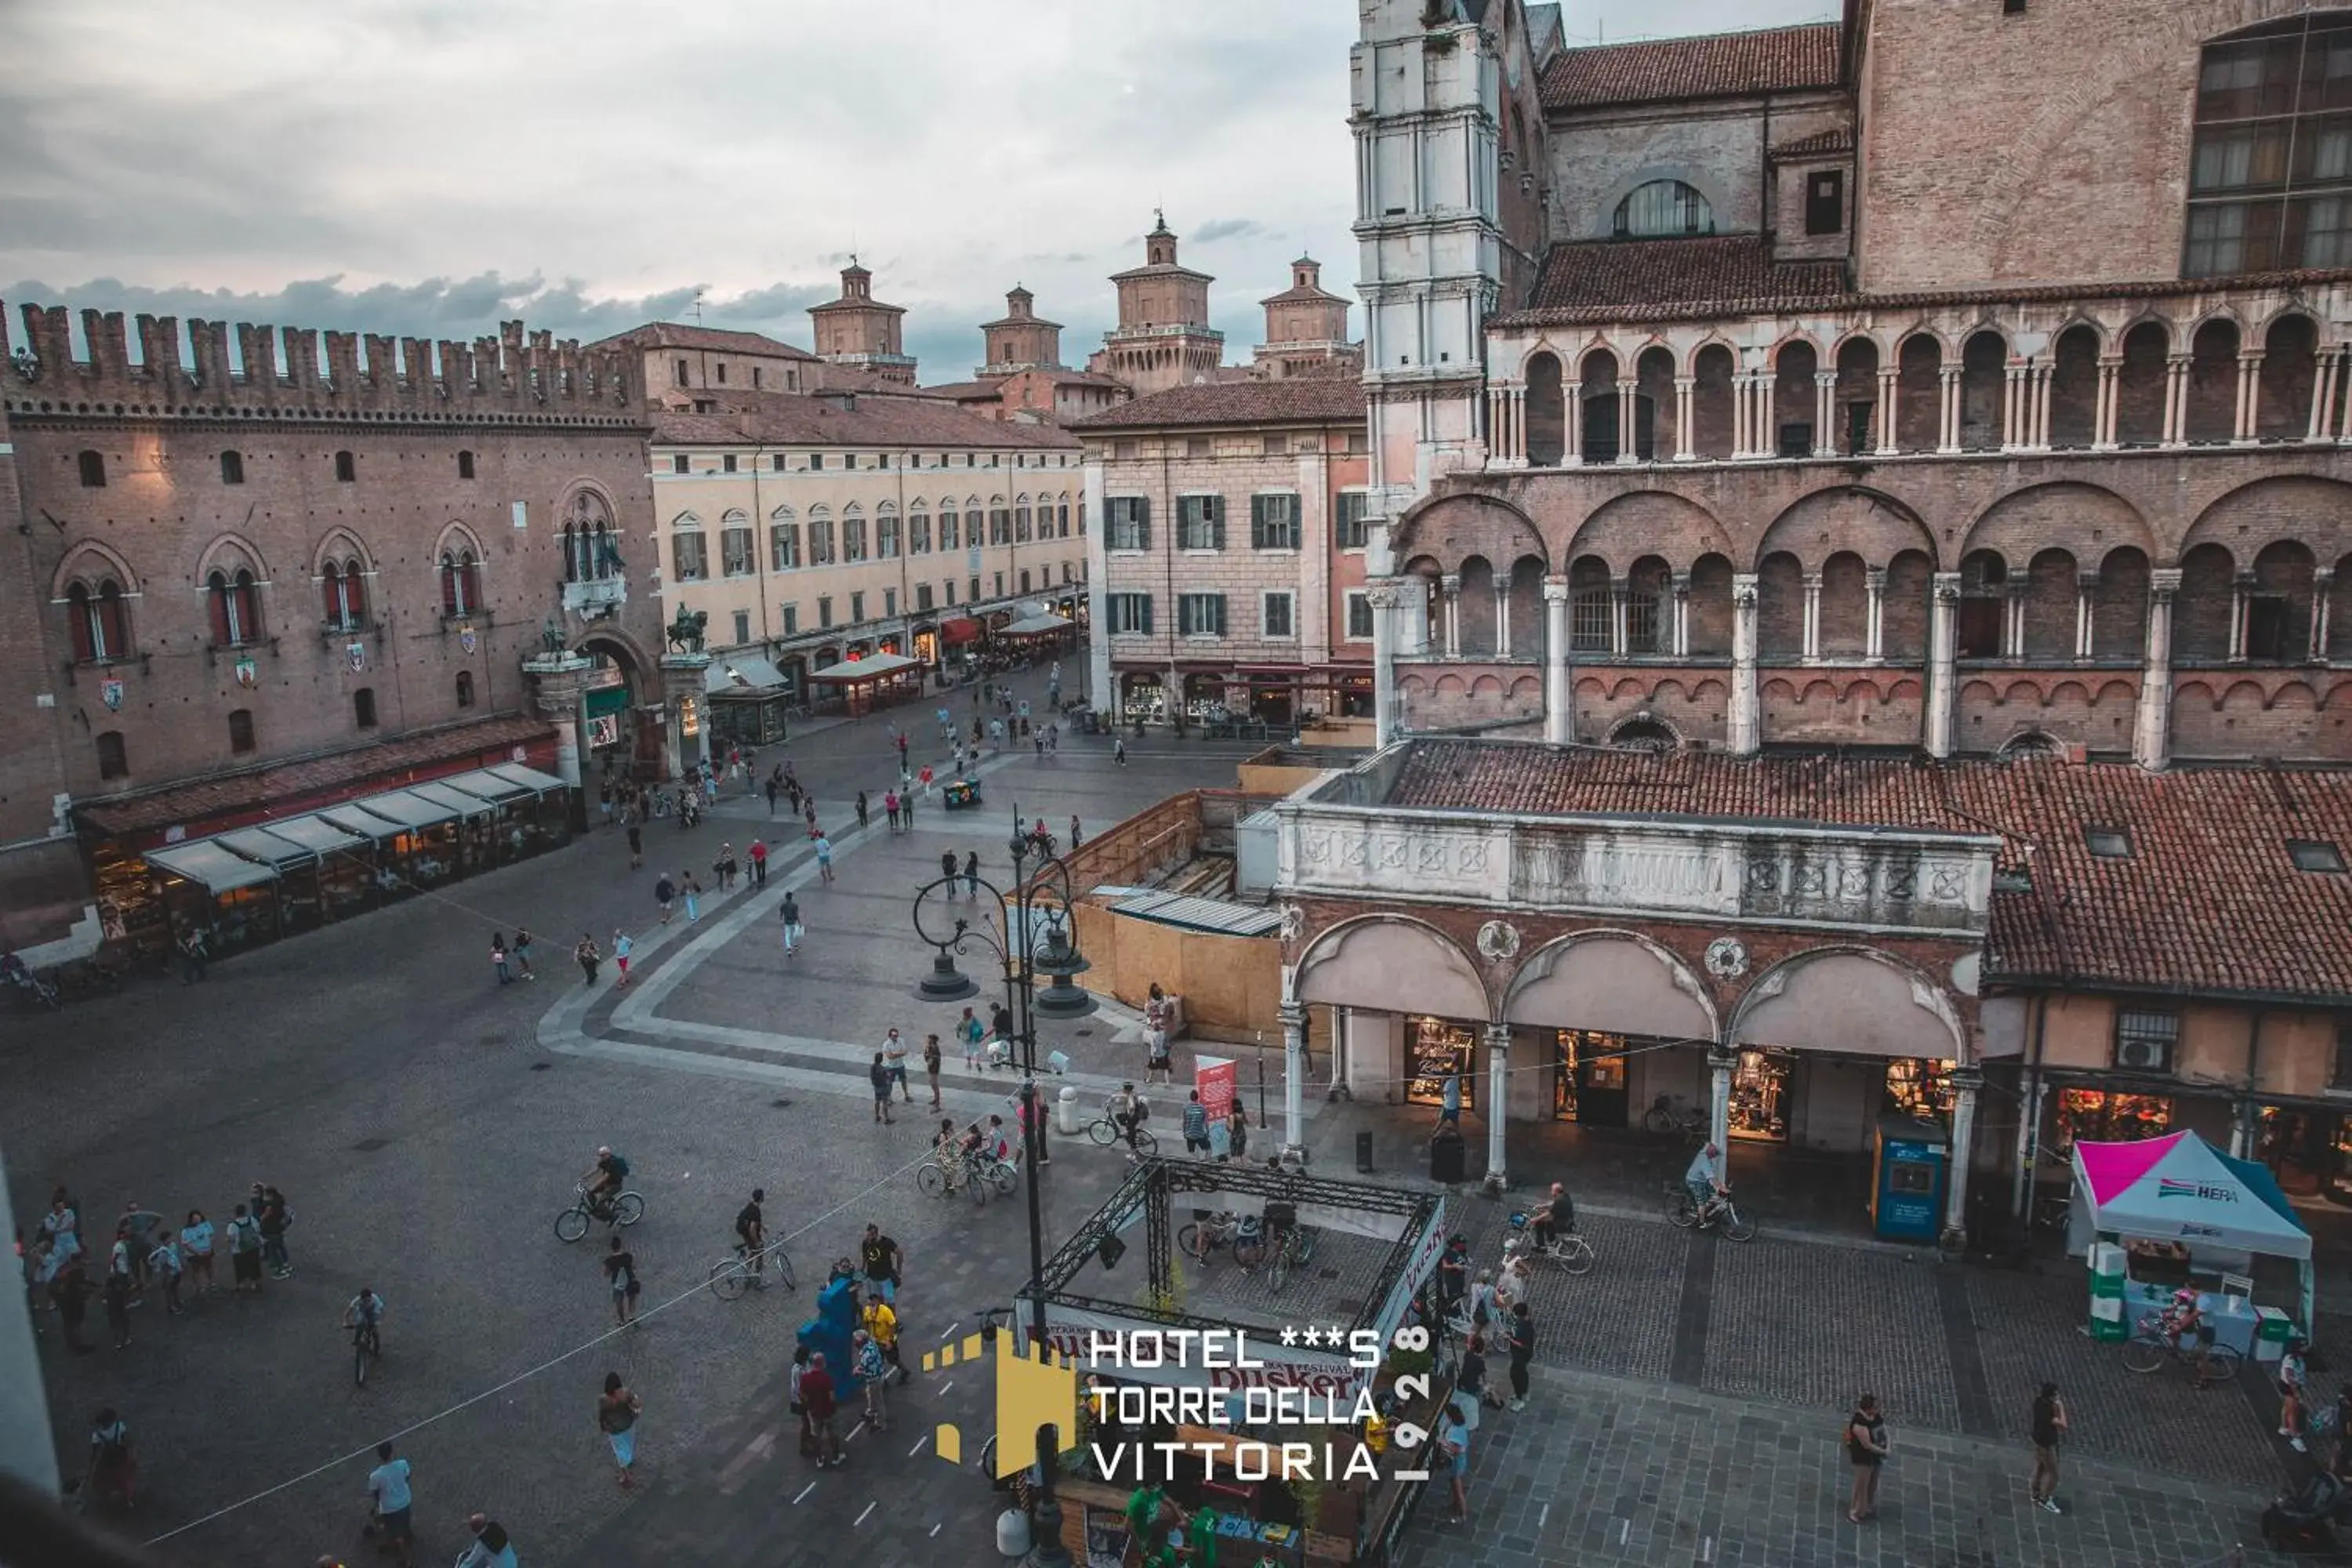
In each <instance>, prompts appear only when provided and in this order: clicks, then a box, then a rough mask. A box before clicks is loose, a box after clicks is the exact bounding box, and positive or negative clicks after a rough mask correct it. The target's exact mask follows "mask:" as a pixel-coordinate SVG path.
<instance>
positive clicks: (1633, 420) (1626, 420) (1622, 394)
mask: <svg viewBox="0 0 2352 1568" xmlns="http://www.w3.org/2000/svg"><path fill="white" fill-rule="evenodd" d="M1636 388H1637V384H1636V383H1634V382H1632V381H1628V380H1620V381H1619V382H1618V383H1617V460H1618V461H1619V462H1621V463H1638V462H1640V461H1641V460H1642V455H1641V453H1640V452H1639V451H1637V450H1636V449H1635V440H1634V437H1637V436H1638V435H1640V434H1641V424H1642V422H1641V420H1640V419H1639V418H1638V417H1637V416H1636V415H1635V413H1634V408H1633V402H1634V393H1635V391H1636Z"/></svg>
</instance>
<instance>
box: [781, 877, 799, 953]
mask: <svg viewBox="0 0 2352 1568" xmlns="http://www.w3.org/2000/svg"><path fill="white" fill-rule="evenodd" d="M776 916H777V919H778V921H779V922H780V923H781V924H782V926H783V928H784V956H785V957H786V958H791V957H793V956H794V955H795V954H797V953H798V952H800V950H801V934H802V931H801V901H800V900H799V898H798V897H796V896H795V894H794V891H793V889H790V888H786V889H784V901H783V903H782V904H781V905H780V906H778V908H777V910H776Z"/></svg>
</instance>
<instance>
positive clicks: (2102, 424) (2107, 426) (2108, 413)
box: [2091, 354, 2124, 452]
mask: <svg viewBox="0 0 2352 1568" xmlns="http://www.w3.org/2000/svg"><path fill="white" fill-rule="evenodd" d="M2123 372H2124V360H2123V356H2122V355H2121V354H2101V355H2100V356H2099V398H2098V403H2097V405H2096V407H2095V412H2094V413H2093V416H2092V420H2091V450H2093V451H2094V452H2112V451H2114V450H2115V449H2116V406H2117V403H2116V399H2117V397H2118V395H2119V394H2120V392H2121V390H2122V386H2123V380H2122V377H2123Z"/></svg>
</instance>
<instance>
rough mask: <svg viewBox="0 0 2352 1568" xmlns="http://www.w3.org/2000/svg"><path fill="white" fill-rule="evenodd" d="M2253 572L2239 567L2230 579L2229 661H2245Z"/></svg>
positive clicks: (2252, 592) (2253, 581)
mask: <svg viewBox="0 0 2352 1568" xmlns="http://www.w3.org/2000/svg"><path fill="white" fill-rule="evenodd" d="M2254 584H2255V577H2254V574H2253V573H2252V572H2251V571H2247V570H2244V569H2241V570H2240V571H2239V572H2238V574H2237V575H2235V576H2233V577H2231V579H2230V662H2231V664H2243V663H2245V662H2246V623H2247V622H2248V621H2250V620H2252V618H2253V617H2252V615H2250V614H2249V613H2248V612H2249V610H2250V609H2251V607H2252V603H2253V597H2254Z"/></svg>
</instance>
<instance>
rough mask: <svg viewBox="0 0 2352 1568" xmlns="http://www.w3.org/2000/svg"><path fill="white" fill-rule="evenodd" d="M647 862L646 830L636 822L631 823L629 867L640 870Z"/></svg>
mask: <svg viewBox="0 0 2352 1568" xmlns="http://www.w3.org/2000/svg"><path fill="white" fill-rule="evenodd" d="M645 863H646V830H645V829H644V828H642V827H640V826H637V825H636V824H635V823H634V822H632V823H630V824H629V869H630V870H632V871H635V870H638V869H640V868H643V867H644V865H645Z"/></svg>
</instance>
